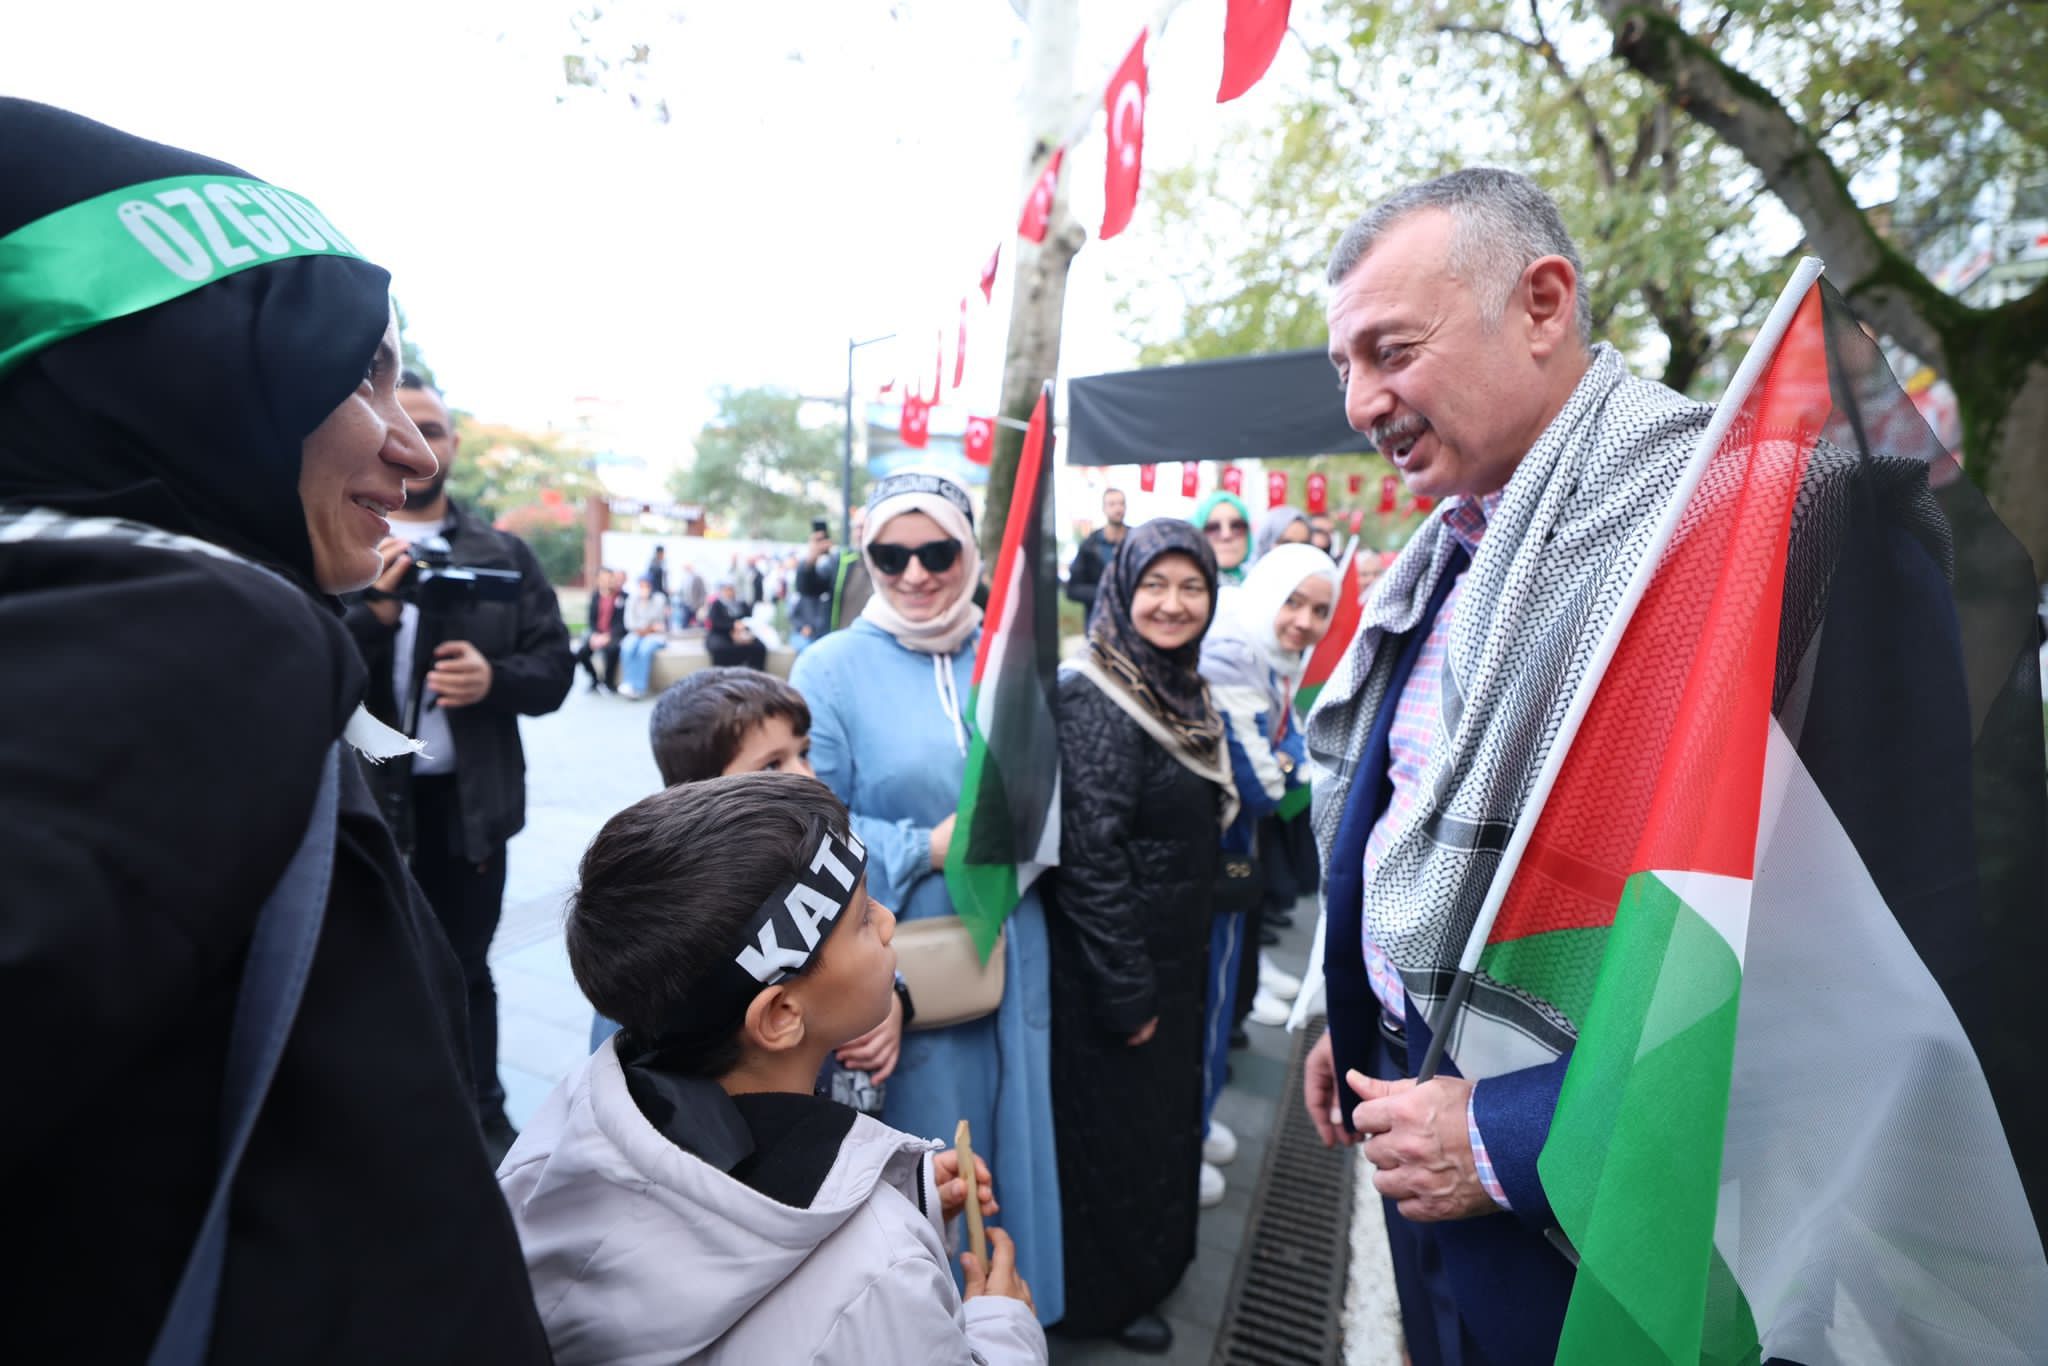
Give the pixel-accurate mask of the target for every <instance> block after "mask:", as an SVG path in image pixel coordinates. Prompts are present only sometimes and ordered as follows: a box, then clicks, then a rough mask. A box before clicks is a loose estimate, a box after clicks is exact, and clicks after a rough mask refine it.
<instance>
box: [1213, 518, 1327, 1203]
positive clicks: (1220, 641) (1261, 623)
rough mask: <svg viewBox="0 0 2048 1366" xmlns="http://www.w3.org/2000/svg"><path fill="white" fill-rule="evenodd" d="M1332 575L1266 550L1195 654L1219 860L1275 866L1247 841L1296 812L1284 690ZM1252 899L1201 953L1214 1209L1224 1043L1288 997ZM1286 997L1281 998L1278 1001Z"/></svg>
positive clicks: (1297, 557)
mask: <svg viewBox="0 0 2048 1366" xmlns="http://www.w3.org/2000/svg"><path fill="white" fill-rule="evenodd" d="M1336 595H1337V566H1336V565H1335V564H1333V563H1331V561H1330V557H1329V556H1328V555H1325V554H1324V553H1323V552H1322V551H1320V550H1317V549H1316V548H1315V547H1314V546H1311V545H1297V544H1291V543H1290V544H1284V545H1278V546H1275V547H1274V548H1273V549H1271V550H1269V551H1268V552H1267V553H1266V554H1265V555H1263V556H1261V557H1260V559H1259V562H1258V563H1257V564H1255V565H1253V566H1252V570H1251V573H1249V574H1247V575H1246V576H1245V581H1244V583H1243V585H1242V586H1240V587H1239V588H1238V589H1237V590H1236V591H1235V592H1233V593H1232V594H1231V595H1230V596H1229V597H1228V598H1227V599H1226V600H1225V610H1224V612H1223V614H1222V616H1221V617H1220V618H1219V619H1218V621H1217V623H1216V626H1215V629H1213V630H1211V631H1210V632H1209V634H1208V636H1207V637H1206V638H1205V639H1204V640H1203V642H1202V665H1201V667H1202V677H1203V678H1204V679H1206V680H1208V683H1209V695H1210V696H1211V697H1212V698H1214V699H1215V703H1216V709H1217V710H1218V711H1219V712H1220V713H1222V716H1223V721H1224V727H1225V732H1226V734H1227V736H1228V740H1229V746H1230V766H1231V771H1232V775H1233V777H1234V778H1235V780H1236V784H1237V793H1238V798H1239V800H1240V802H1241V803H1242V805H1241V807H1240V809H1239V811H1238V816H1237V820H1236V821H1235V822H1233V823H1232V825H1231V827H1230V829H1229V830H1227V831H1225V832H1224V836H1223V848H1224V851H1225V852H1226V854H1238V855H1244V856H1247V857H1250V856H1253V855H1256V856H1257V858H1258V859H1259V860H1260V861H1261V862H1263V861H1264V860H1265V859H1268V858H1272V857H1284V856H1285V852H1284V851H1277V850H1275V849H1274V848H1273V846H1274V845H1275V843H1276V841H1275V840H1274V839H1273V838H1268V839H1265V840H1261V839H1259V832H1260V829H1261V827H1262V826H1266V825H1277V823H1278V821H1280V820H1282V819H1285V818H1288V817H1293V816H1296V815H1298V814H1300V812H1301V811H1302V810H1303V809H1304V808H1306V806H1307V805H1308V765H1307V757H1306V754H1305V751H1304V749H1303V746H1302V739H1301V732H1300V728H1299V727H1298V726H1297V725H1296V724H1295V718H1294V716H1293V702H1294V685H1295V682H1296V680H1298V679H1299V678H1300V677H1301V669H1302V665H1303V664H1304V662H1305V661H1306V660H1307V658H1308V654H1309V652H1310V651H1312V650H1313V649H1315V647H1316V645H1317V644H1318V643H1320V642H1321V640H1322V638H1323V636H1324V634H1325V633H1326V632H1328V630H1329V629H1330V614H1331V611H1332V610H1333V608H1334V606H1335V603H1336ZM1259 900H1260V898H1253V899H1252V902H1251V904H1250V905H1248V906H1247V908H1246V909H1245V910H1244V911H1242V912H1239V913H1236V914H1223V915H1218V916H1217V917H1216V918H1215V923H1214V925H1213V927H1212V933H1211V938H1210V943H1209V976H1208V982H1207V985H1206V989H1205V992H1204V1007H1203V1033H1202V1041H1203V1055H1204V1058H1205V1067H1206V1075H1205V1079H1204V1088H1203V1120H1204V1122H1205V1130H1204V1132H1205V1139H1204V1142H1203V1160H1204V1162H1205V1163H1206V1164H1208V1167H1209V1170H1205V1171H1204V1172H1203V1181H1204V1185H1205V1190H1204V1195H1205V1196H1206V1197H1208V1198H1210V1199H1211V1200H1220V1199H1221V1198H1222V1197H1223V1189H1224V1181H1223V1174H1222V1172H1221V1171H1218V1170H1215V1168H1217V1167H1221V1166H1223V1165H1226V1164H1227V1163H1228V1162H1229V1161H1230V1160H1231V1158H1233V1157H1235V1156H1236V1153H1237V1141H1236V1138H1235V1136H1234V1135H1232V1134H1231V1133H1230V1131H1229V1129H1228V1128H1227V1127H1226V1126H1224V1125H1223V1124H1222V1123H1221V1122H1219V1121H1217V1120H1216V1119H1215V1118H1214V1113H1215V1108H1216V1096H1217V1093H1218V1092H1220V1091H1221V1090H1222V1089H1223V1074H1224V1069H1225V1067H1226V1065H1227V1064H1228V1061H1229V1053H1230V1035H1231V1032H1232V1030H1233V1029H1234V1028H1235V1027H1236V1025H1237V1022H1238V1021H1239V1020H1241V1019H1243V1018H1244V1013H1245V1012H1244V1007H1245V1005H1247V1004H1248V1003H1249V1002H1250V1001H1251V1000H1252V998H1253V993H1254V992H1255V991H1257V990H1258V988H1259V986H1260V984H1261V982H1262V981H1265V982H1271V983H1272V984H1273V985H1274V986H1276V987H1280V988H1283V989H1287V988H1291V989H1294V990H1298V989H1299V988H1300V985H1301V984H1300V982H1299V981H1298V980H1296V979H1292V978H1287V977H1286V974H1284V973H1282V972H1281V971H1280V970H1279V969H1278V967H1277V966H1275V965H1273V964H1271V963H1270V962H1265V961H1262V960H1264V958H1265V955H1264V954H1262V953H1261V952H1260V951H1259V940H1258V936H1259V930H1260V923H1261V918H1262V917H1261V910H1262V907H1261V906H1260V905H1259ZM1290 994H1291V992H1290Z"/></svg>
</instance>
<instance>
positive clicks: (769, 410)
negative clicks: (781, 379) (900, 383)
mask: <svg viewBox="0 0 2048 1366" xmlns="http://www.w3.org/2000/svg"><path fill="white" fill-rule="evenodd" d="M802 409H803V400H802V399H801V398H799V397H798V396H797V395H795V394H793V393H790V392H789V391H787V390H783V389H729V388H728V389H721V390H720V391H719V394H718V413H717V415H716V416H715V417H713V418H712V419H711V421H710V422H708V423H706V424H705V426H704V430H703V432H702V433H701V434H700V435H699V436H698V438H697V458H696V460H695V461H694V462H693V463H692V464H691V465H690V467H689V468H688V469H686V470H680V471H678V472H677V473H676V475H675V476H674V478H673V479H672V481H671V483H670V486H669V487H670V490H671V491H672V492H673V493H674V495H675V496H676V498H677V499H679V500H680V501H682V502H686V503H698V504H701V505H702V506H703V507H704V510H705V511H706V513H708V514H709V515H711V516H713V517H716V518H720V519H722V520H723V521H724V522H725V523H726V524H727V526H728V528H729V529H730V530H731V532H732V533H733V534H734V535H738V536H760V537H764V538H768V539H772V540H783V541H800V540H802V539H803V538H804V535H805V533H806V532H808V531H809V530H810V524H811V519H813V518H815V517H825V516H828V515H829V514H831V513H833V512H836V511H837V510H838V508H839V503H840V490H839V480H840V434H839V432H838V431H837V430H836V429H834V428H830V427H806V426H805V425H804V424H803V422H802V420H801V413H802ZM854 478H855V484H854V496H855V497H856V498H858V497H860V496H861V493H862V491H863V485H864V483H865V475H864V474H863V473H862V472H861V471H859V470H855V472H854Z"/></svg>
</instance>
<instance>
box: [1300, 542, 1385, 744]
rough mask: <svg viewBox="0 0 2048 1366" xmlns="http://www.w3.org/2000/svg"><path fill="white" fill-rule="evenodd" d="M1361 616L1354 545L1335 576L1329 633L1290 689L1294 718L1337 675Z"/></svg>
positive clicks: (1356, 551)
mask: <svg viewBox="0 0 2048 1366" xmlns="http://www.w3.org/2000/svg"><path fill="white" fill-rule="evenodd" d="M1368 553H1370V552H1368ZM1364 614H1365V613H1364V604H1362V603H1361V602H1359V600H1358V546H1357V545H1355V544H1354V545H1353V546H1352V547H1351V549H1350V550H1349V551H1348V552H1347V553H1346V554H1345V556H1344V566H1343V568H1342V569H1341V570H1340V571H1339V572H1338V574H1337V601H1336V602H1335V603H1334V604H1332V606H1331V608H1330V630H1329V632H1328V634H1326V635H1325V636H1324V637H1323V638H1322V640H1321V642H1319V643H1318V644H1317V645H1316V648H1315V649H1314V650H1312V651H1311V652H1310V653H1309V657H1308V663H1306V664H1304V665H1303V666H1302V668H1301V681H1300V682H1299V683H1297V684H1296V685H1295V687H1294V711H1295V714H1296V715H1297V716H1302V717H1306V716H1307V715H1308V709H1309V708H1310V707H1312V706H1314V705H1315V701H1316V694H1318V693H1320V692H1321V691H1322V690H1323V685H1324V684H1326V683H1328V682H1329V681H1330V675H1331V674H1333V673H1335V672H1337V665H1338V664H1339V663H1341V662H1342V661H1343V658H1344V652H1345V651H1346V650H1349V649H1350V648H1351V642H1352V640H1353V639H1354V638H1356V637H1357V635H1358V623H1359V621H1360V619H1361V618H1362V617H1363V616H1364Z"/></svg>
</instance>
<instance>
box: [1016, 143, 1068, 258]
mask: <svg viewBox="0 0 2048 1366" xmlns="http://www.w3.org/2000/svg"><path fill="white" fill-rule="evenodd" d="M1066 155H1067V149H1066V148H1064V147H1056V148H1054V149H1053V154H1052V160H1051V161H1048V162H1046V163H1045V169H1044V170H1042V171H1040V172H1039V173H1038V180H1037V182H1036V183H1035V184H1033V185H1032V187H1031V197H1030V198H1029V199H1027V200H1025V201H1024V216H1023V217H1022V218H1021V219H1019V220H1018V221H1017V235H1018V236H1019V237H1021V238H1023V239H1024V240H1025V241H1027V242H1043V241H1044V240H1045V225H1046V224H1047V223H1050V222H1051V221H1052V197H1053V195H1054V193H1055V192H1057V191H1058V189H1059V187H1060V162H1061V161H1063V160H1065V159H1066Z"/></svg>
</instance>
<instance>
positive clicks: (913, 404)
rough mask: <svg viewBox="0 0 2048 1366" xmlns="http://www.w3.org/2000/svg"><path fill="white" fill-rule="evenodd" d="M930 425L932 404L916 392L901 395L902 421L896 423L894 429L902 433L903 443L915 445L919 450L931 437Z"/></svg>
mask: <svg viewBox="0 0 2048 1366" xmlns="http://www.w3.org/2000/svg"><path fill="white" fill-rule="evenodd" d="M931 425H932V405H931V404H929V403H927V402H926V401H925V400H923V399H921V398H919V397H918V396H917V395H916V394H905V395H904V396H903V421H902V422H901V423H900V424H898V426H897V429H896V430H897V431H898V432H899V433H901V434H902V437H903V444H904V445H906V446H915V447H917V448H918V449H919V450H923V449H924V445H925V442H926V441H928V440H929V439H930V438H931Z"/></svg>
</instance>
